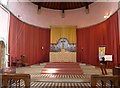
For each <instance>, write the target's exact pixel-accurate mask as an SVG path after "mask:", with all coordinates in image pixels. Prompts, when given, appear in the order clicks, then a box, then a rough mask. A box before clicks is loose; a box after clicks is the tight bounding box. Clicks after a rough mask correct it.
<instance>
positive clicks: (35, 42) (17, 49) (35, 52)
mask: <svg viewBox="0 0 120 88" xmlns="http://www.w3.org/2000/svg"><path fill="white" fill-rule="evenodd" d="M49 51H50V30H49V29H44V28H38V27H35V26H31V25H28V24H26V23H24V22H22V21H20V20H18V19H17V18H16V17H15V16H13V15H12V14H11V15H10V29H9V54H10V61H11V59H12V58H13V59H15V58H17V59H19V57H20V56H21V55H25V58H26V59H25V61H26V62H27V63H28V64H29V65H32V64H36V63H40V62H48V61H49Z"/></svg>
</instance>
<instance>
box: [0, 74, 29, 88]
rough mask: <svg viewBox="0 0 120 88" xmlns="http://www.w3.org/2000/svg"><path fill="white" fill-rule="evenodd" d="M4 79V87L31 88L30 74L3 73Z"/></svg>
mask: <svg viewBox="0 0 120 88" xmlns="http://www.w3.org/2000/svg"><path fill="white" fill-rule="evenodd" d="M2 80H3V88H30V75H29V74H3V75H2ZM22 84H23V85H22Z"/></svg>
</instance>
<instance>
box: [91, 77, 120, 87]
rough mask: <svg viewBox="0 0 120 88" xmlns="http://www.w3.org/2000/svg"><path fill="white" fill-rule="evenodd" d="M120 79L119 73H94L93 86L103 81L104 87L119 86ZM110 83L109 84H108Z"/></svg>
mask: <svg viewBox="0 0 120 88" xmlns="http://www.w3.org/2000/svg"><path fill="white" fill-rule="evenodd" d="M119 79H120V76H118V75H111V76H108V75H92V76H91V87H92V88H97V86H98V84H99V82H100V81H101V86H102V88H108V86H110V87H109V88H119V83H118V82H119ZM107 83H109V85H107Z"/></svg>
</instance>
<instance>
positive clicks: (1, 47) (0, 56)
mask: <svg viewBox="0 0 120 88" xmlns="http://www.w3.org/2000/svg"><path fill="white" fill-rule="evenodd" d="M4 62H5V43H4V42H3V41H0V68H2V67H4Z"/></svg>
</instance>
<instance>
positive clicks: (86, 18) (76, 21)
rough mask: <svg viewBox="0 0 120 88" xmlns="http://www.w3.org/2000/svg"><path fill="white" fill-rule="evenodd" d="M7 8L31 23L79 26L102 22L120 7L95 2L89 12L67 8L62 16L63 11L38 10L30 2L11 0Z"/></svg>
mask: <svg viewBox="0 0 120 88" xmlns="http://www.w3.org/2000/svg"><path fill="white" fill-rule="evenodd" d="M7 8H8V9H9V10H10V11H11V12H12V13H14V15H15V16H17V17H18V15H19V16H21V17H20V19H21V20H22V21H24V22H27V23H29V24H33V25H35V26H39V27H43V28H49V27H50V25H77V27H78V28H82V27H86V26H90V25H94V24H97V23H100V22H102V21H104V20H106V19H104V15H106V14H107V13H114V12H115V11H116V10H117V9H118V3H117V2H95V3H92V4H91V5H90V12H89V14H86V13H85V8H84V7H83V8H80V9H75V10H65V17H64V18H62V17H61V11H59V10H52V9H47V8H41V10H40V11H39V13H38V12H37V6H36V5H34V4H33V3H30V2H9V3H8V6H7Z"/></svg>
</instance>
